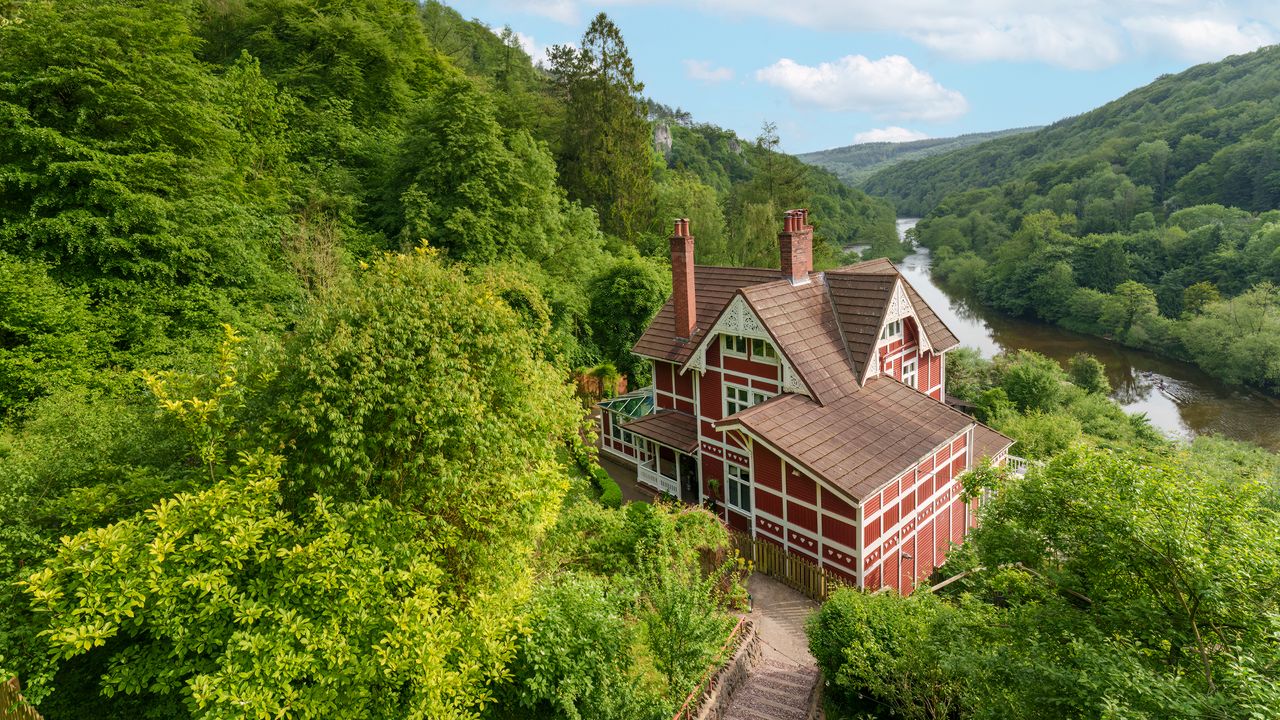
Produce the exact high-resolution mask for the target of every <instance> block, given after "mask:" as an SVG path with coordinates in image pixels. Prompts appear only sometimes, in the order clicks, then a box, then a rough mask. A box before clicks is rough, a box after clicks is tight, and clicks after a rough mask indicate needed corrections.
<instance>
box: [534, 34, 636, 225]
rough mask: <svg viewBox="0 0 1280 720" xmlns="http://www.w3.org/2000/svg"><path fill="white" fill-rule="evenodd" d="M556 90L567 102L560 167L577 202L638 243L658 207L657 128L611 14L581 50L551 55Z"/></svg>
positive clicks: (560, 50)
mask: <svg viewBox="0 0 1280 720" xmlns="http://www.w3.org/2000/svg"><path fill="white" fill-rule="evenodd" d="M549 60H550V63H549V64H550V70H551V75H552V80H553V82H554V83H555V87H556V89H557V90H558V92H559V93H560V95H561V96H562V98H563V100H564V103H565V120H564V127H563V129H562V133H561V144H560V148H559V158H558V159H559V166H560V171H561V177H562V180H563V183H564V186H565V188H566V189H567V190H568V191H569V194H570V196H571V197H573V198H574V199H577V200H580V201H582V202H583V203H584V204H586V205H590V206H591V207H593V208H595V209H596V212H598V213H599V214H600V221H601V225H602V226H603V227H604V229H605V230H606V231H607V232H610V233H613V234H614V235H617V236H618V237H620V238H622V239H623V240H626V241H628V242H634V241H635V240H636V238H637V236H638V235H639V234H640V233H641V232H642V231H643V229H644V228H645V227H646V226H647V224H648V223H649V221H650V219H651V217H652V215H653V209H654V181H653V160H652V156H653V150H652V143H651V137H650V135H651V131H650V128H649V123H648V121H647V120H646V119H645V115H644V107H643V105H642V104H641V102H640V99H639V94H640V92H641V91H642V90H644V84H643V83H641V82H638V81H637V80H636V79H635V69H634V67H633V66H632V64H631V56H630V55H628V54H627V46H626V43H625V42H623V40H622V33H621V32H620V31H619V30H618V27H617V26H616V25H614V24H613V21H611V20H610V19H609V17H608V16H607V15H605V14H604V13H600V14H599V15H597V16H596V18H595V20H593V21H592V22H591V26H590V27H588V28H587V32H586V34H584V35H583V36H582V43H581V47H580V48H573V47H570V46H564V45H561V46H556V47H555V48H552V51H551V53H550V54H549Z"/></svg>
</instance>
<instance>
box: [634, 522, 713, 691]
mask: <svg viewBox="0 0 1280 720" xmlns="http://www.w3.org/2000/svg"><path fill="white" fill-rule="evenodd" d="M640 562H641V564H642V568H643V571H642V572H643V575H642V588H643V590H642V592H643V599H642V601H641V602H642V609H641V616H642V618H643V621H644V626H645V630H646V635H647V638H648V645H649V650H650V652H651V653H653V662H654V665H655V666H656V667H657V669H658V671H659V672H661V673H662V674H663V676H664V677H665V678H666V681H667V694H668V696H669V697H671V698H673V699H674V698H678V697H681V696H683V695H686V694H688V692H689V691H690V690H691V689H692V688H693V685H694V683H696V682H697V681H698V678H699V677H700V676H701V674H702V673H703V672H705V671H706V670H707V668H708V667H709V666H710V665H711V663H712V662H713V661H714V660H719V659H722V658H717V657H716V652H717V651H718V650H719V647H720V645H721V643H723V642H724V637H725V634H726V633H727V632H728V630H729V628H730V627H731V622H732V621H731V620H730V619H729V618H728V617H726V615H725V613H724V612H722V611H721V607H720V601H721V597H720V595H719V593H718V592H717V588H718V586H719V585H720V582H721V580H722V579H723V574H724V573H725V572H726V569H724V568H721V569H720V570H719V571H717V572H713V573H711V574H710V575H707V576H706V577H703V574H702V571H701V568H699V567H698V566H697V564H695V563H687V562H686V563H673V562H672V551H671V549H669V548H667V547H664V546H663V545H662V544H655V545H653V546H650V547H648V548H645V552H644V553H643V554H642V555H641V558H640Z"/></svg>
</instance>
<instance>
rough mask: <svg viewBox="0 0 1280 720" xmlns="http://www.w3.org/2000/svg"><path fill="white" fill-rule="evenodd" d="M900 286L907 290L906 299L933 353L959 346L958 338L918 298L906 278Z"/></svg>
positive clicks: (931, 309)
mask: <svg viewBox="0 0 1280 720" xmlns="http://www.w3.org/2000/svg"><path fill="white" fill-rule="evenodd" d="M902 286H903V287H904V288H906V289H907V298H908V299H909V300H911V307H912V309H914V310H915V311H916V315H919V316H920V324H921V325H923V326H924V335H925V337H927V338H929V344H930V345H931V346H932V347H933V351H934V352H943V351H945V350H950V349H951V348H953V347H956V346H957V345H959V344H960V338H958V337H956V334H955V333H953V332H951V328H949V327H947V324H946V323H944V322H942V318H940V317H938V314H937V313H935V312H934V311H933V308H931V307H929V303H926V302H925V301H924V298H922V297H920V293H918V292H916V289H915V288H913V287H911V283H909V282H907V279H906V278H903V279H902Z"/></svg>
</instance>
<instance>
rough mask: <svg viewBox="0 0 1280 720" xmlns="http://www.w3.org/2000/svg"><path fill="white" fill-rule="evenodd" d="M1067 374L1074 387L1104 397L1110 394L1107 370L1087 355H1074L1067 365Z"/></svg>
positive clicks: (1095, 359)
mask: <svg viewBox="0 0 1280 720" xmlns="http://www.w3.org/2000/svg"><path fill="white" fill-rule="evenodd" d="M1067 374H1068V375H1069V376H1070V377H1071V382H1072V384H1074V385H1075V386H1076V387H1078V388H1081V389H1082V390H1084V391H1085V392H1089V393H1097V394H1098V395H1106V394H1108V393H1110V392H1111V382H1110V381H1109V380H1107V368H1106V366H1104V365H1103V364H1102V363H1101V362H1099V360H1098V358H1096V357H1094V356H1092V355H1090V354H1089V353H1076V354H1075V355H1072V356H1071V360H1070V361H1069V362H1068V363H1067Z"/></svg>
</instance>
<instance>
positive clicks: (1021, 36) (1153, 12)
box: [505, 0, 1280, 69]
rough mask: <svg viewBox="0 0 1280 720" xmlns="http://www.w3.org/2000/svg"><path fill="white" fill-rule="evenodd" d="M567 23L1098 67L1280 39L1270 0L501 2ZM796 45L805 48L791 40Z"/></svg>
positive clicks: (1204, 56) (1216, 54) (1276, 10)
mask: <svg viewBox="0 0 1280 720" xmlns="http://www.w3.org/2000/svg"><path fill="white" fill-rule="evenodd" d="M505 2H506V4H507V5H508V6H509V7H512V8H513V9H517V10H520V11H523V12H528V13H534V14H538V15H542V16H545V17H550V18H553V19H556V20H558V21H560V22H564V23H569V24H581V23H582V22H583V21H584V18H585V17H586V14H587V11H591V12H594V11H596V10H597V9H600V8H601V7H603V8H604V9H606V10H607V9H609V8H611V7H616V6H621V5H632V6H634V5H658V6H665V7H668V8H670V7H682V8H683V7H692V8H697V9H700V10H706V11H712V12H715V13H718V14H720V15H724V16H727V17H729V18H733V19H740V18H748V17H755V18H766V19H770V20H775V21H777V22H778V24H779V26H781V27H796V26H799V27H803V28H809V29H815V30H822V31H828V32H830V31H835V32H840V31H855V32H888V33H896V34H898V35H901V36H903V37H907V38H910V39H912V40H914V41H916V42H919V43H920V44H922V45H924V46H926V47H928V48H930V49H933V50H936V51H938V52H939V53H942V54H944V55H945V56H947V57H950V58H955V59H959V60H967V61H1001V60H1003V61H1017V62H1043V63H1047V64H1050V65H1056V66H1059V67H1067V68H1075V69H1097V68H1103V67H1107V66H1110V65H1114V64H1116V63H1118V62H1122V61H1124V60H1125V59H1126V58H1130V57H1133V56H1134V55H1139V56H1154V57H1175V58H1179V59H1190V60H1197V61H1198V60H1214V59H1218V58H1221V57H1223V56H1224V55H1227V54H1231V53H1238V52H1243V51H1248V50H1253V49H1255V48H1257V47H1260V46H1262V45H1266V44H1269V43H1272V42H1275V41H1276V39H1277V38H1280V3H1277V2H1275V1H1274V0H1215V1H1214V2H1212V3H1206V2H1204V0H1036V2H1028V0H896V1H895V2H888V3H887V2H884V1H883V0H787V1H786V2H778V0H592V1H591V2H588V1H587V0H505ZM793 41H794V42H803V40H802V39H800V40H793Z"/></svg>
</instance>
